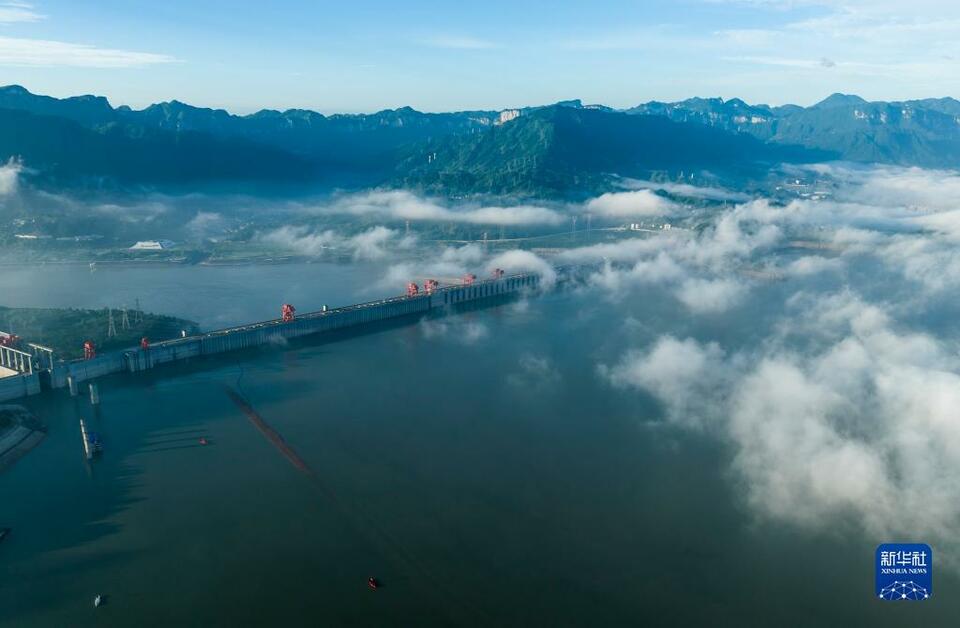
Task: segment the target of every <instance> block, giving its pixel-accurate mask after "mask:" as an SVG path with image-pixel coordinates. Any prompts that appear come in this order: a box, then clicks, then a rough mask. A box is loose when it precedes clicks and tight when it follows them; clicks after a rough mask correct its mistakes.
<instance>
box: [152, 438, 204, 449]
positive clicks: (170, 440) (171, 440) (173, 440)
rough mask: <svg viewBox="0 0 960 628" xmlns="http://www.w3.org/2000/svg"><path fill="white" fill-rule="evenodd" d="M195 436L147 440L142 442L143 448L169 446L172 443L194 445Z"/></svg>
mask: <svg viewBox="0 0 960 628" xmlns="http://www.w3.org/2000/svg"><path fill="white" fill-rule="evenodd" d="M197 438H198V437H197V436H185V437H183V438H167V439H165V440H147V441H144V443H143V446H144V447H153V446H154V445H170V444H173V443H195V442H197Z"/></svg>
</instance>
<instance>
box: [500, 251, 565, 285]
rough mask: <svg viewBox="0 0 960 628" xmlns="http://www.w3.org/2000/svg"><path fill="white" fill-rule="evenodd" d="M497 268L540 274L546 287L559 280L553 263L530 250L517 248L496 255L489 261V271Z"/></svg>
mask: <svg viewBox="0 0 960 628" xmlns="http://www.w3.org/2000/svg"><path fill="white" fill-rule="evenodd" d="M495 268H500V269H502V270H504V271H506V272H507V273H508V274H511V273H518V272H528V273H534V274H537V275H540V285H541V287H544V288H548V287H550V286H552V285H553V284H554V283H555V282H556V281H557V271H555V270H554V268H553V264H550V263H549V262H547V261H545V260H544V259H543V258H542V257H540V256H538V255H536V254H534V253H531V252H530V251H519V250H515V251H507V252H506V253H501V254H499V255H496V256H494V257H493V258H492V259H491V260H490V261H488V262H487V270H488V271H491V272H492V271H493V269H495Z"/></svg>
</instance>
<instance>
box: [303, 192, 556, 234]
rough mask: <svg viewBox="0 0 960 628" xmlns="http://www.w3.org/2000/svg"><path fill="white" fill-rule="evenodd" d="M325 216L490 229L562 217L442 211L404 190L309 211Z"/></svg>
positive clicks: (496, 209)
mask: <svg viewBox="0 0 960 628" xmlns="http://www.w3.org/2000/svg"><path fill="white" fill-rule="evenodd" d="M310 210H311V211H315V212H319V213H328V214H353V215H361V216H362V215H371V216H379V217H384V218H393V219H397V220H414V221H438V222H463V223H470V224H490V225H505V226H515V225H556V224H560V223H562V222H564V220H565V219H564V217H563V216H562V215H561V214H560V213H558V212H557V211H554V210H552V209H549V208H547V207H540V206H536V205H517V206H512V207H500V206H477V205H472V204H462V205H460V206H456V207H446V206H444V205H442V204H441V203H440V202H438V201H434V200H431V199H426V198H422V197H419V196H417V195H415V194H413V193H411V192H408V191H406V190H389V191H373V192H366V193H363V194H350V195H345V196H342V197H340V198H337V199H335V200H334V201H333V202H332V203H329V204H324V205H320V206H317V207H313V208H310Z"/></svg>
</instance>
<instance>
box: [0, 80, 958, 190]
mask: <svg viewBox="0 0 960 628" xmlns="http://www.w3.org/2000/svg"><path fill="white" fill-rule="evenodd" d="M11 158H12V159H18V160H20V161H21V162H22V164H23V166H24V167H25V171H26V172H29V173H30V176H32V177H34V178H35V179H36V181H37V182H38V183H39V184H42V185H47V186H81V187H90V186H93V187H104V186H138V187H144V186H145V187H151V188H155V187H160V188H164V187H188V188H191V189H192V188H196V187H199V186H205V185H217V184H220V185H230V186H232V185H238V186H250V185H260V184H277V185H298V186H320V187H324V186H325V187H351V186H361V185H364V186H366V185H387V186H390V185H394V186H400V185H402V186H406V187H411V188H415V189H423V190H427V191H430V192H434V193H444V194H452V195H459V194H474V193H492V194H530V195H532V194H545V195H568V194H571V193H575V192H576V191H577V190H584V189H590V190H593V189H597V188H602V187H603V185H604V182H605V181H607V180H608V178H609V177H610V176H611V175H621V176H644V175H645V174H649V173H650V172H652V171H664V170H666V171H674V170H677V171H679V170H688V171H693V170H709V171H711V172H737V171H749V170H752V169H758V168H763V167H767V166H769V165H770V164H774V163H779V162H810V161H822V160H836V159H841V160H848V161H856V162H875V163H884V164H898V165H915V166H923V167H943V168H956V167H960V101H957V100H954V99H952V98H941V99H927V100H914V101H906V102H867V101H865V100H863V99H862V98H859V97H857V96H850V95H843V94H834V95H833V96H830V97H829V98H827V99H826V100H824V101H822V102H820V103H817V104H816V105H813V106H810V107H800V106H796V105H786V106H779V107H771V106H767V105H751V104H748V103H746V102H744V101H742V100H740V99H731V100H723V99H720V98H710V99H704V98H694V99H690V100H685V101H681V102H674V103H664V102H655V101H654V102H649V103H645V104H642V105H638V106H636V107H633V108H630V109H626V110H615V109H612V108H610V107H604V106H601V105H583V104H582V103H581V102H580V101H579V100H572V101H565V102H561V103H556V104H553V105H548V106H543V107H530V108H524V109H511V110H504V111H459V112H450V113H423V112H419V111H416V110H414V109H411V108H409V107H403V108H400V109H392V110H385V111H380V112H378V113H373V114H356V115H346V114H338V115H329V116H325V115H322V114H320V113H317V112H315V111H308V110H300V109H291V110H287V111H275V110H263V111H259V112H257V113H254V114H250V115H245V116H239V115H233V114H230V113H228V112H226V111H224V110H221V109H207V108H200V107H193V106H191V105H187V104H184V103H181V102H178V101H170V102H164V103H160V104H155V105H151V106H149V107H146V108H145V109H140V110H134V109H131V108H129V107H126V106H121V107H113V106H112V105H111V104H110V103H109V102H108V101H107V99H106V98H103V97H100V96H77V97H72V98H64V99H58V98H51V97H48V96H41V95H37V94H33V93H31V92H29V91H28V90H26V89H25V88H23V87H20V86H15V85H14V86H7V87H0V159H2V160H8V159H11Z"/></svg>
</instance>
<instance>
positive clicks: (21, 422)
mask: <svg viewBox="0 0 960 628" xmlns="http://www.w3.org/2000/svg"><path fill="white" fill-rule="evenodd" d="M0 412H4V413H10V414H13V415H14V416H13V424H12V425H11V426H10V427H9V428H7V429H6V430H4V431H3V432H2V433H0V473H2V472H3V471H5V470H6V469H8V468H10V467H11V466H13V465H14V463H16V462H17V461H18V460H20V458H23V457H24V456H25V455H27V454H28V453H29V452H30V451H31V450H32V449H33V448H34V447H36V446H37V445H39V444H40V442H41V441H42V440H43V438H44V437H45V436H46V435H47V433H46V430H45V429H44V428H43V426H42V425H41V424H40V421H39V420H38V419H36V418H35V417H34V416H33V415H32V414H30V412H29V411H28V410H27V409H26V408H24V407H23V406H16V405H0Z"/></svg>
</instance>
